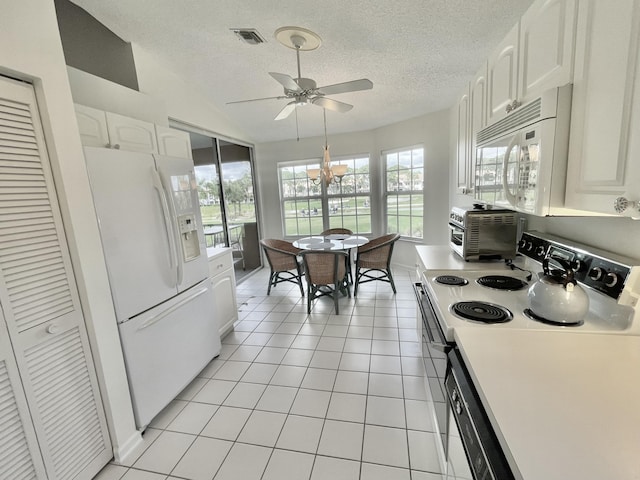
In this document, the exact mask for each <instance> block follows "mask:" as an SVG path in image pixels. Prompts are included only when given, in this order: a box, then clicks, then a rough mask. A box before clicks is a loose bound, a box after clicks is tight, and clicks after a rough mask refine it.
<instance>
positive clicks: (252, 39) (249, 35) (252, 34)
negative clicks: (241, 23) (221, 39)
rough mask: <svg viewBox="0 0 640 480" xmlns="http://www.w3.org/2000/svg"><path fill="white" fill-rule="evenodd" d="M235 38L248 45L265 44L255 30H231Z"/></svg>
mask: <svg viewBox="0 0 640 480" xmlns="http://www.w3.org/2000/svg"><path fill="white" fill-rule="evenodd" d="M231 30H232V31H233V33H235V34H236V36H237V37H238V38H239V39H240V40H242V41H243V42H245V43H248V44H249V45H259V44H261V43H265V42H266V40H265V39H264V37H263V36H262V35H260V33H258V30H256V29H255V28H232V29H231Z"/></svg>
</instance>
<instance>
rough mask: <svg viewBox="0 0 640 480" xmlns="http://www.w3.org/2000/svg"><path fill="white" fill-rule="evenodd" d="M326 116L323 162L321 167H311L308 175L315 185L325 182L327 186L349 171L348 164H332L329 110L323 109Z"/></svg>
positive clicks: (336, 181) (337, 181)
mask: <svg viewBox="0 0 640 480" xmlns="http://www.w3.org/2000/svg"><path fill="white" fill-rule="evenodd" d="M322 114H323V118H324V147H323V154H322V164H321V165H320V168H309V169H308V170H307V175H308V177H309V179H310V180H311V181H312V182H313V184H314V185H318V184H319V183H320V182H324V184H325V186H327V187H328V186H329V184H330V183H332V182H333V183H340V182H342V177H344V175H345V174H346V173H347V168H348V167H347V165H333V166H332V165H331V157H330V156H329V144H328V142H327V111H326V109H324V108H323V109H322Z"/></svg>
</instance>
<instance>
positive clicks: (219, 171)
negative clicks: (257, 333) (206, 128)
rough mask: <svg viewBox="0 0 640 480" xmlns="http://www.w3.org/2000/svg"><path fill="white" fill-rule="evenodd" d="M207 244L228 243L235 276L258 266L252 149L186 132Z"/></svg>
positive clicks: (258, 248)
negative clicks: (189, 141)
mask: <svg viewBox="0 0 640 480" xmlns="http://www.w3.org/2000/svg"><path fill="white" fill-rule="evenodd" d="M189 135H190V137H191V148H192V152H193V162H194V165H195V172H196V181H197V182H198V194H199V197H200V211H201V213H202V222H203V224H204V234H205V238H206V242H207V246H209V247H213V246H215V247H220V246H224V247H231V248H232V249H233V258H234V263H235V271H236V278H237V279H240V278H242V277H243V276H244V275H246V274H247V273H248V272H251V271H253V270H254V269H256V268H258V267H260V266H261V258H260V246H259V243H258V238H259V237H258V228H257V211H256V204H255V198H256V196H255V181H254V180H255V179H254V176H253V158H252V154H253V152H252V149H251V148H249V147H246V146H243V145H237V144H234V143H231V142H227V141H224V140H220V139H217V138H213V137H208V136H205V135H201V134H198V133H193V132H189Z"/></svg>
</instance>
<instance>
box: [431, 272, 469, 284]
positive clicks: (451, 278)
mask: <svg viewBox="0 0 640 480" xmlns="http://www.w3.org/2000/svg"><path fill="white" fill-rule="evenodd" d="M435 281H436V283H440V284H442V285H451V286H453V287H461V286H463V285H466V284H468V283H469V282H468V281H467V279H466V278H462V277H458V276H457V275H440V276H439V277H436V278H435Z"/></svg>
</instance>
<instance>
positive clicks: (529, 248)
mask: <svg viewBox="0 0 640 480" xmlns="http://www.w3.org/2000/svg"><path fill="white" fill-rule="evenodd" d="M525 249H526V250H527V252H530V251H531V250H533V242H527V246H526V247H525Z"/></svg>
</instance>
